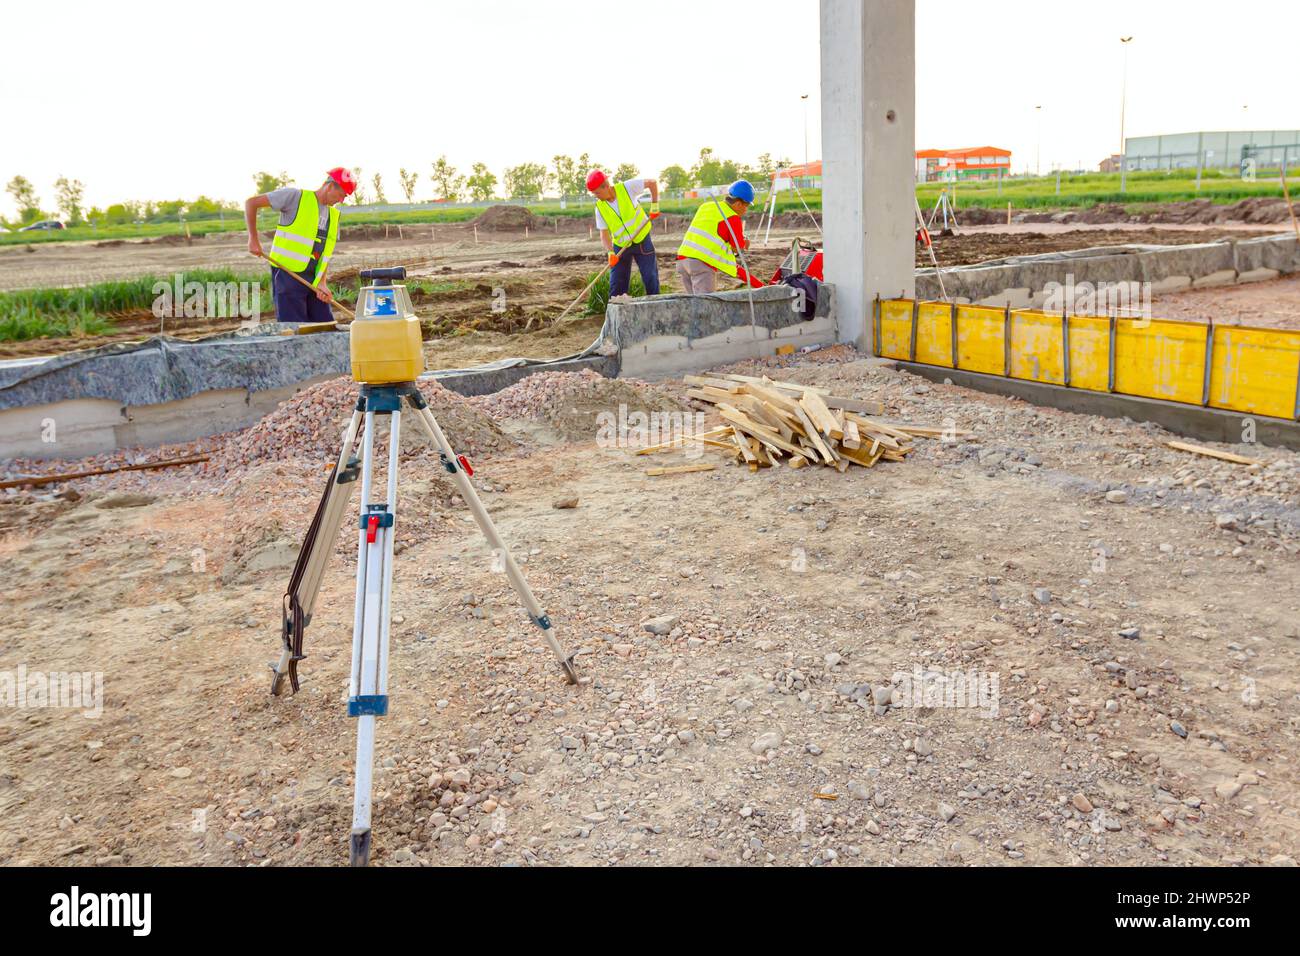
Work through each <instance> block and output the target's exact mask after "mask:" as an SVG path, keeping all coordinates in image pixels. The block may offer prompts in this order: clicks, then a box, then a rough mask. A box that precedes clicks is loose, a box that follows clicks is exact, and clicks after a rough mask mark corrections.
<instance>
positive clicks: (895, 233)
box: [821, 0, 916, 350]
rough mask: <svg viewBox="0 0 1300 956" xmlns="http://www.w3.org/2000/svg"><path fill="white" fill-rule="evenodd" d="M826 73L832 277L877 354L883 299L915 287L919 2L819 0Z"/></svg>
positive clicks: (855, 336) (826, 201) (825, 204)
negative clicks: (877, 315)
mask: <svg viewBox="0 0 1300 956" xmlns="http://www.w3.org/2000/svg"><path fill="white" fill-rule="evenodd" d="M821 77H822V89H821V95H822V161H823V164H824V165H823V181H822V211H823V215H824V217H825V222H824V225H823V232H824V242H825V249H826V281H828V282H831V283H833V284H834V285H835V297H836V303H837V306H838V312H839V323H840V340H841V341H843V342H851V343H854V344H856V345H857V346H858V347H859V348H862V349H865V350H870V349H871V347H872V342H871V335H872V329H871V323H870V315H871V303H872V301H873V300H874V299H875V297H876V295H877V294H879V295H880V296H882V297H889V296H897V295H900V294H902V295H904V296H911V295H912V294H913V291H914V288H915V286H914V274H915V269H914V262H915V255H916V246H915V241H916V212H915V205H914V203H915V196H916V192H915V188H916V183H915V180H916V115H915V114H916V2H915V0H821Z"/></svg>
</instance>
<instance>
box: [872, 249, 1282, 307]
mask: <svg viewBox="0 0 1300 956" xmlns="http://www.w3.org/2000/svg"><path fill="white" fill-rule="evenodd" d="M941 271H942V275H943V285H944V288H946V289H947V292H948V295H949V296H950V297H951V298H954V299H956V300H958V301H959V302H970V303H974V304H976V305H995V306H1004V305H1007V304H1010V306H1011V307H1012V308H1013V309H1030V308H1034V309H1037V308H1042V307H1043V305H1044V302H1045V300H1046V298H1047V291H1046V290H1047V286H1048V284H1049V283H1062V284H1063V283H1064V282H1065V281H1066V276H1067V275H1072V276H1073V277H1074V283H1075V285H1076V286H1077V285H1079V284H1081V283H1084V282H1090V283H1092V284H1093V285H1094V286H1095V285H1097V284H1098V283H1102V282H1105V283H1112V284H1113V283H1120V282H1138V283H1150V284H1151V292H1152V293H1153V294H1157V295H1158V294H1160V293H1163V292H1176V291H1178V290H1180V289H1189V288H1193V287H1198V286H1210V285H1232V284H1235V283H1238V282H1258V281H1261V280H1265V279H1276V278H1277V277H1278V276H1281V275H1290V274H1292V273H1295V272H1300V246H1297V243H1296V238H1295V236H1268V237H1265V238H1261V239H1245V240H1231V241H1224V242H1212V243H1204V244H1201V245H1193V246H1114V247H1099V248H1095V249H1080V250H1077V251H1075V252H1065V253H1052V254H1049V255H1043V256H1017V257H1014V258H1010V259H1003V260H1000V261H998V262H993V263H983V264H981V265H977V266H959V267H957V268H953V269H944V270H941ZM895 294H896V293H891V295H895ZM916 295H917V297H918V298H920V299H926V300H933V299H940V298H942V294H941V292H940V287H939V281H938V279H937V278H936V277H935V274H934V270H932V269H931V270H918V271H917V274H916Z"/></svg>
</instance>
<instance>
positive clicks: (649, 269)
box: [609, 236, 659, 299]
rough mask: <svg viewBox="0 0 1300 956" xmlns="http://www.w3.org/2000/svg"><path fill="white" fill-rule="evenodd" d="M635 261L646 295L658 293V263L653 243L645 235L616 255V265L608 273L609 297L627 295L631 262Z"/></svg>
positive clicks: (630, 280) (630, 278)
mask: <svg viewBox="0 0 1300 956" xmlns="http://www.w3.org/2000/svg"><path fill="white" fill-rule="evenodd" d="M633 261H635V262H636V267H637V269H638V270H639V271H640V272H641V281H642V282H644V283H645V294H646V295H658V294H659V263H658V262H657V261H656V260H655V244H654V243H653V242H651V240H650V237H649V236H646V237H645V239H644V240H643V241H641V242H636V243H633V244H632V245H630V246H628V247H627V248H626V249H624V250H623V253H622V254H621V255H620V256H619V257H618V265H616V266H615V267H614V268H613V270H611V271H610V273H609V297H610V298H611V299H612V298H614V297H615V296H618V295H627V289H628V286H629V285H630V284H631V283H632V263H633Z"/></svg>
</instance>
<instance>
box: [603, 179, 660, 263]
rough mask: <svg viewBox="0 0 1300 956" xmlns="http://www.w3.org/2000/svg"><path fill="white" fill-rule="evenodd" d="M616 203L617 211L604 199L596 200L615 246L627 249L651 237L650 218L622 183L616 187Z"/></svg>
mask: <svg viewBox="0 0 1300 956" xmlns="http://www.w3.org/2000/svg"><path fill="white" fill-rule="evenodd" d="M614 202H615V203H617V204H618V208H617V209H615V208H614V206H613V205H612V204H611V203H607V202H605V200H603V199H598V200H596V208H597V209H598V210H600V218H601V219H602V220H604V222H605V228H606V229H607V230H608V231H609V234H610V237H611V238H612V239H613V240H614V245H616V246H619V247H621V248H627V247H628V246H630V245H633V244H634V243H638V242H644V241H645V239H646V237H647V236H649V235H650V217H649V216H647V215H646V212H645V210H644V209H642V208H641V204H640V203H639V202H634V201H633V199H632V195H631V193H629V192H628V191H627V187H626V186H625V185H623V184H622V183H618V184H616V185H615V186H614Z"/></svg>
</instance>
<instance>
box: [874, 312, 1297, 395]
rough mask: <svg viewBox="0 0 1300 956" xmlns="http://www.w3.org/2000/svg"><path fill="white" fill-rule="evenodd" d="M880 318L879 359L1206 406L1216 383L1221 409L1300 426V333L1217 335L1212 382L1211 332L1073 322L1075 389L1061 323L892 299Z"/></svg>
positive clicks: (1125, 322)
mask: <svg viewBox="0 0 1300 956" xmlns="http://www.w3.org/2000/svg"><path fill="white" fill-rule="evenodd" d="M954 314H955V316H956V323H957V328H956V335H955V336H954V331H953V316H954ZM878 318H879V337H878V352H879V354H880V355H882V356H884V357H886V358H893V359H900V360H903V361H909V360H915V361H917V362H919V363H922V364H924V365H935V366H939V367H943V368H954V367H955V368H958V369H961V370H963V371H968V372H980V373H983V374H986V375H1007V374H1008V373H1009V374H1010V376H1011V377H1012V378H1018V379H1024V380H1026V381H1031V382H1044V383H1047V384H1052V385H1068V386H1069V387H1071V388H1079V389H1085V390H1088V391H1095V392H1108V391H1114V392H1116V393H1119V394H1123V395H1134V396H1140V397H1143V398H1154V399H1159V400H1162V401H1169V402H1178V403H1181V404H1186V405H1201V404H1204V403H1205V401H1206V388H1207V384H1208V389H1209V391H1208V395H1209V405H1210V406H1212V407H1214V408H1223V409H1228V410H1231V411H1236V412H1243V413H1247V414H1255V415H1268V416H1271V417H1274V418H1285V419H1295V418H1297V417H1300V409H1298V408H1297V407H1296V406H1297V402H1300V381H1297V380H1298V379H1300V332H1295V331H1291V330H1276V329H1257V328H1250V327H1246V326H1222V327H1217V328H1215V329H1214V333H1213V336H1214V337H1213V350H1212V359H1211V366H1210V369H1209V375H1208V381H1207V374H1206V371H1207V370H1206V367H1205V365H1206V355H1207V346H1208V345H1209V344H1210V343H1209V342H1208V341H1207V338H1208V335H1209V332H1210V330H1209V327H1208V326H1206V325H1203V324H1199V323H1195V322H1181V321H1173V320H1169V319H1152V320H1142V319H1131V318H1123V319H1113V320H1112V319H1110V318H1105V317H1100V316H1070V318H1069V320H1068V322H1069V327H1068V343H1069V352H1070V354H1069V363H1068V378H1069V380H1068V381H1067V380H1066V378H1067V364H1066V362H1065V348H1066V341H1067V335H1066V331H1067V330H1066V329H1064V328H1063V326H1062V318H1061V316H1059V315H1052V314H1050V313H1045V312H1041V311H1039V310H1035V309H1022V310H1016V311H1013V312H1011V313H1010V317H1009V320H1008V313H1007V310H1006V309H999V308H996V307H992V306H979V305H960V306H957V307H956V309H955V310H954V308H953V306H952V305H951V304H949V303H944V302H921V303H915V302H913V301H912V300H910V299H891V300H887V301H882V302H880V303H879V306H878ZM1112 326H1113V328H1114V343H1113V356H1114V364H1113V367H1112V362H1111V357H1112V341H1111V339H1112ZM1008 330H1009V331H1010V340H1009V342H1008V336H1007V332H1008ZM954 337H955V339H956V352H957V356H956V358H957V361H956V362H955V363H954V362H953V341H954Z"/></svg>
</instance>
